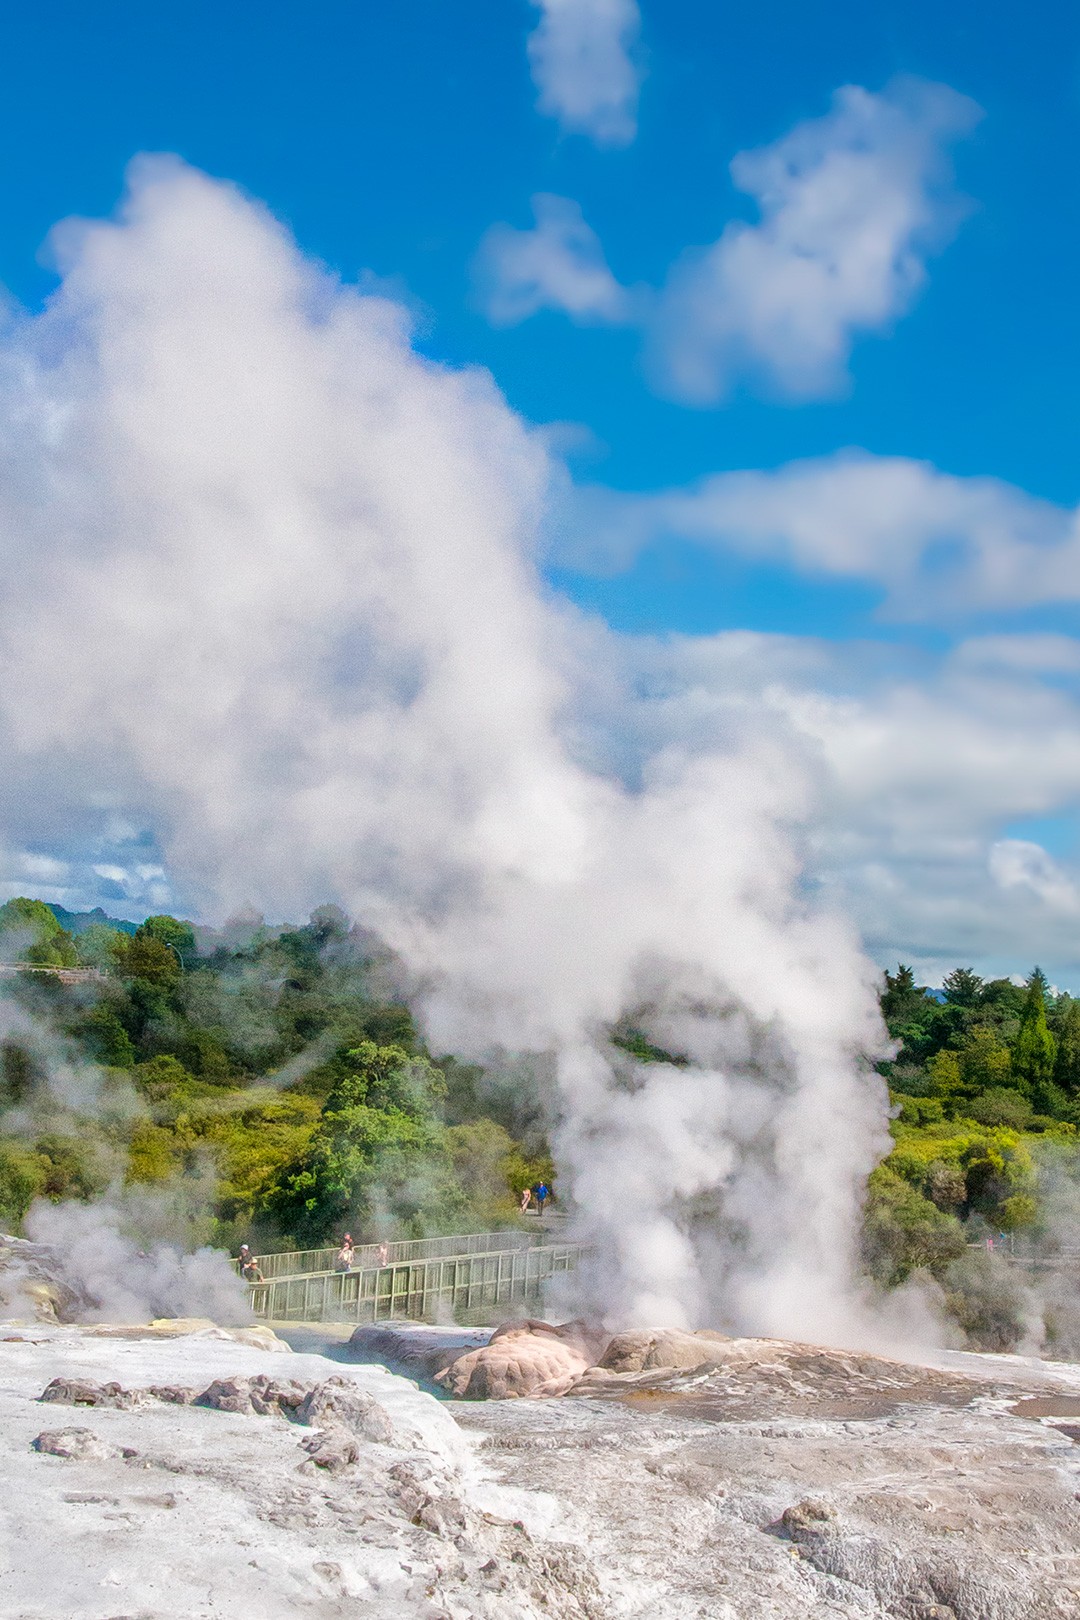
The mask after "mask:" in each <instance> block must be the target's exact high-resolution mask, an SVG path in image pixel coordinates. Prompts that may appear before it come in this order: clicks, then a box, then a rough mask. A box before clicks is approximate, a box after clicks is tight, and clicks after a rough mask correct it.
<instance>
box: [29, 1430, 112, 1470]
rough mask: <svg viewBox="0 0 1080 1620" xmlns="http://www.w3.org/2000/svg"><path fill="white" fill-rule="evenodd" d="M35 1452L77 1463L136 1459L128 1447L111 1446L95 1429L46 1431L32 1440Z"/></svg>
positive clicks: (31, 1443)
mask: <svg viewBox="0 0 1080 1620" xmlns="http://www.w3.org/2000/svg"><path fill="white" fill-rule="evenodd" d="M30 1445H31V1447H32V1449H33V1450H34V1451H40V1452H42V1453H43V1454H45V1455H47V1456H49V1457H65V1458H67V1459H69V1460H70V1461H73V1462H74V1461H77V1462H105V1461H106V1460H107V1459H108V1458H109V1457H134V1456H135V1452H134V1451H132V1450H131V1449H130V1447H126V1446H110V1445H108V1444H107V1443H106V1442H105V1441H104V1440H102V1439H101V1437H100V1436H99V1435H96V1434H95V1433H94V1431H93V1429H46V1430H45V1431H44V1432H43V1433H41V1434H39V1435H37V1436H36V1437H35V1438H34V1439H33V1440H31V1442H30Z"/></svg>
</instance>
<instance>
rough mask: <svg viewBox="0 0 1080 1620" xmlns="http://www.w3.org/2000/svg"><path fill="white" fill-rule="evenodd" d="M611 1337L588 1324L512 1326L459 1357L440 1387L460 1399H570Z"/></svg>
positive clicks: (440, 1375)
mask: <svg viewBox="0 0 1080 1620" xmlns="http://www.w3.org/2000/svg"><path fill="white" fill-rule="evenodd" d="M607 1339H608V1335H607V1333H605V1332H604V1330H603V1329H602V1328H595V1327H591V1326H590V1325H589V1324H588V1323H586V1322H565V1323H563V1324H562V1326H560V1327H554V1326H552V1324H551V1323H549V1322H538V1321H534V1320H532V1319H527V1320H525V1321H523V1322H507V1323H505V1324H504V1326H503V1327H501V1328H498V1329H497V1330H496V1332H495V1333H494V1334H493V1335H492V1338H491V1342H490V1344H486V1345H484V1346H483V1347H482V1348H481V1349H479V1350H473V1351H470V1352H469V1353H468V1354H467V1355H464V1356H459V1357H458V1358H457V1359H456V1360H454V1361H451V1362H450V1363H449V1364H448V1365H446V1366H444V1367H442V1368H440V1369H439V1370H438V1371H437V1372H436V1373H435V1382H436V1383H437V1384H440V1385H441V1386H442V1387H443V1388H444V1389H446V1390H449V1392H450V1393H451V1394H452V1395H456V1396H457V1397H458V1398H459V1399H460V1400H472V1401H485V1400H486V1401H507V1400H515V1399H529V1400H538V1399H541V1398H543V1397H544V1396H551V1395H565V1394H566V1392H567V1390H568V1389H570V1388H571V1386H572V1385H573V1384H575V1383H576V1382H577V1380H578V1379H579V1378H580V1377H581V1375H582V1373H584V1372H585V1371H586V1370H587V1369H588V1368H589V1367H591V1366H592V1365H593V1363H594V1362H595V1361H596V1359H597V1357H598V1356H599V1355H600V1354H601V1353H602V1351H603V1349H604V1347H605V1345H606V1343H607Z"/></svg>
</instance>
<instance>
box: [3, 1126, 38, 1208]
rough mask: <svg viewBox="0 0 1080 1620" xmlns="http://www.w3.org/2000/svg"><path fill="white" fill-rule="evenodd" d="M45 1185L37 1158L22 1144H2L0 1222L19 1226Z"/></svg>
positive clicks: (4, 1142) (10, 1142) (6, 1142)
mask: <svg viewBox="0 0 1080 1620" xmlns="http://www.w3.org/2000/svg"><path fill="white" fill-rule="evenodd" d="M44 1186H45V1169H44V1166H43V1165H42V1162H41V1160H40V1159H39V1157H38V1155H37V1154H36V1153H34V1152H33V1151H32V1150H31V1149H30V1148H28V1147H26V1146H25V1144H24V1143H22V1142H12V1141H0V1221H4V1222H6V1223H8V1225H9V1228H10V1227H11V1226H15V1225H17V1224H18V1222H19V1221H21V1220H22V1218H23V1216H24V1215H25V1214H26V1212H27V1210H28V1209H29V1208H30V1205H31V1204H32V1203H33V1201H34V1199H35V1198H36V1197H37V1196H38V1194H39V1193H40V1192H42V1191H43V1189H44Z"/></svg>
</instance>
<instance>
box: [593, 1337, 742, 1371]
mask: <svg viewBox="0 0 1080 1620" xmlns="http://www.w3.org/2000/svg"><path fill="white" fill-rule="evenodd" d="M730 1343H731V1340H730V1339H729V1338H728V1337H727V1335H726V1334H724V1333H713V1332H711V1331H710V1330H709V1329H708V1328H699V1329H698V1331H697V1332H696V1333H680V1332H679V1331H678V1330H677V1329H671V1328H663V1329H657V1330H650V1329H647V1328H645V1329H637V1330H636V1331H634V1332H631V1333H616V1335H615V1337H614V1338H613V1339H611V1340H610V1341H609V1343H608V1345H607V1347H606V1349H605V1350H604V1353H603V1355H601V1356H600V1358H599V1360H598V1361H597V1363H596V1365H597V1366H599V1367H604V1368H606V1369H607V1371H608V1372H613V1373H639V1372H647V1371H649V1370H651V1369H652V1368H654V1367H682V1368H687V1367H715V1366H717V1365H718V1364H719V1363H720V1362H722V1361H723V1360H724V1359H725V1357H724V1354H723V1351H722V1350H721V1349H720V1346H721V1345H728V1344H730Z"/></svg>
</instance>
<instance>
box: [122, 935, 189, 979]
mask: <svg viewBox="0 0 1080 1620" xmlns="http://www.w3.org/2000/svg"><path fill="white" fill-rule="evenodd" d="M112 956H113V965H114V967H115V969H116V971H117V972H118V973H119V974H120V975H121V977H122V978H125V979H142V980H143V981H144V983H146V984H154V985H161V986H168V985H172V984H175V982H176V980H177V979H178V978H179V977H180V974H181V973H182V971H183V969H182V967H181V965H180V961H179V958H178V956H177V953H176V951H175V950H173V949H172V948H171V947H170V946H168V945H166V944H165V943H164V941H162V940H160V939H156V938H155V937H154V935H153V934H147V933H144V931H143V930H142V929H141V928H140V929H139V932H138V933H137V934H132V935H131V936H130V938H129V937H128V936H127V935H126V934H121V935H120V937H119V939H118V940H117V942H116V944H115V945H114V946H113V952H112Z"/></svg>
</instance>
